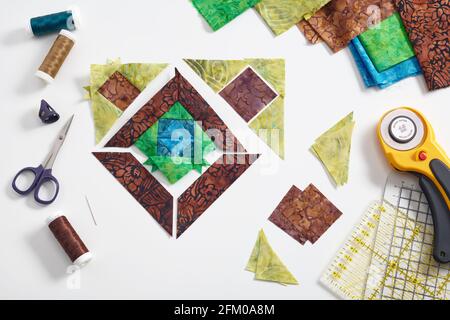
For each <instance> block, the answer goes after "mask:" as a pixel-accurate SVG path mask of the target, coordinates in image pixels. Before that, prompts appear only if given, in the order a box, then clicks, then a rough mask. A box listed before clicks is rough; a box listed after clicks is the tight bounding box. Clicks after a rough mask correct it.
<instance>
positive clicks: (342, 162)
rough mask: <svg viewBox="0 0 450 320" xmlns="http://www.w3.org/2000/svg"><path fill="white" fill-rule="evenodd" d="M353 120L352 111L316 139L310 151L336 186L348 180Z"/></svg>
mask: <svg viewBox="0 0 450 320" xmlns="http://www.w3.org/2000/svg"><path fill="white" fill-rule="evenodd" d="M354 126H355V122H354V121H353V112H351V113H350V114H348V115H347V116H346V117H345V118H343V119H342V120H340V121H339V122H338V123H337V124H335V125H334V126H333V127H332V128H330V129H329V130H327V131H326V132H325V133H323V134H322V135H321V136H320V137H319V138H317V139H316V141H315V142H314V144H313V145H312V147H311V151H312V153H313V154H314V155H315V156H316V157H317V158H318V159H319V160H320V161H321V162H322V163H323V165H324V166H325V168H326V170H327V171H328V173H329V174H330V176H331V177H332V179H333V181H334V183H335V184H336V186H342V185H344V184H345V183H347V181H348V171H349V162H350V149H351V144H352V133H353V127H354Z"/></svg>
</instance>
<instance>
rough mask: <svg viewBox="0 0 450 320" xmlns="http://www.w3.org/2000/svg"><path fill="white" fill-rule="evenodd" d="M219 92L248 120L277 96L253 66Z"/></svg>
mask: <svg viewBox="0 0 450 320" xmlns="http://www.w3.org/2000/svg"><path fill="white" fill-rule="evenodd" d="M219 94H220V96H221V97H222V98H224V99H225V101H227V102H228V104H229V105H230V106H231V107H233V109H234V110H235V111H236V112H237V113H238V114H239V115H240V116H241V118H242V119H244V120H245V121H246V122H249V121H250V120H251V119H252V118H253V117H254V116H256V115H257V114H258V113H259V112H260V111H261V110H262V109H263V108H264V107H265V106H267V105H268V104H269V103H270V102H271V101H272V100H273V99H274V98H275V97H276V96H277V94H276V93H275V92H274V91H273V90H272V89H271V88H270V87H269V86H268V85H267V84H266V83H265V82H264V81H263V80H261V78H260V77H259V76H258V75H257V74H256V73H255V72H254V71H253V70H252V68H247V69H245V70H244V71H243V72H242V73H241V74H240V75H239V76H238V77H237V78H236V79H234V80H233V81H232V82H230V83H229V84H228V85H227V86H226V87H225V88H223V89H222V91H220V93H219Z"/></svg>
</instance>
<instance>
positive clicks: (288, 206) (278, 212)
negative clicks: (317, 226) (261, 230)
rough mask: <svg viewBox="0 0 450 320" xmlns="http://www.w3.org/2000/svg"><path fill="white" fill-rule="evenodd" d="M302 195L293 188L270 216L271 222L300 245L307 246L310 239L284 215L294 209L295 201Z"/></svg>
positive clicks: (298, 190) (297, 189)
mask: <svg viewBox="0 0 450 320" xmlns="http://www.w3.org/2000/svg"><path fill="white" fill-rule="evenodd" d="M301 194H302V191H301V190H300V189H299V188H297V187H296V186H292V187H291V189H289V191H288V193H287V194H286V195H285V196H284V197H283V199H282V200H281V202H280V203H279V204H278V206H277V207H276V208H275V210H274V211H273V212H272V214H271V215H270V217H269V221H270V222H272V223H273V224H275V225H276V226H277V227H278V228H280V229H281V230H283V231H284V232H286V233H287V234H288V235H290V236H291V237H292V238H294V239H295V240H297V241H298V242H299V243H301V244H305V242H306V240H308V239H307V238H306V237H305V236H304V235H303V234H302V233H301V232H300V231H298V230H297V228H296V227H295V226H294V224H292V222H291V221H289V220H288V218H286V216H285V215H284V214H283V212H285V211H286V212H288V211H289V210H292V208H294V206H295V205H294V202H295V199H297V198H299V197H300V195H301Z"/></svg>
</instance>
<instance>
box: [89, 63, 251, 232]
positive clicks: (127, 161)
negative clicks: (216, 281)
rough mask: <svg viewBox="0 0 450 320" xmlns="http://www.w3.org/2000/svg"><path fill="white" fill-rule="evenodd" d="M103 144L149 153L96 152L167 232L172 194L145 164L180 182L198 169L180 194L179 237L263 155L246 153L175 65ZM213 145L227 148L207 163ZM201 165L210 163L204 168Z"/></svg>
mask: <svg viewBox="0 0 450 320" xmlns="http://www.w3.org/2000/svg"><path fill="white" fill-rule="evenodd" d="M105 146H106V147H114V148H124V150H125V148H129V147H131V146H136V147H137V148H138V149H139V150H141V151H142V153H143V154H144V155H145V156H146V157H147V161H146V162H145V163H144V164H141V163H140V162H139V161H138V160H137V159H136V158H135V157H134V156H133V155H132V154H131V153H129V152H94V156H95V157H96V158H97V159H98V160H99V161H100V162H101V163H102V165H103V166H104V167H105V168H106V169H107V170H108V171H109V172H110V173H111V174H112V175H113V176H114V177H115V178H116V180H117V181H118V182H119V183H120V184H121V185H122V186H123V187H124V188H125V189H126V190H127V191H128V192H129V193H130V194H131V195H132V196H133V197H134V198H135V199H136V200H137V201H138V202H139V203H140V205H141V206H142V207H143V208H145V209H146V210H147V212H148V213H149V214H150V215H151V216H152V217H153V218H154V219H155V220H156V221H157V222H158V223H159V224H160V225H161V227H162V228H163V229H164V230H165V231H166V232H167V233H168V234H169V235H172V227H173V226H172V220H173V218H172V216H173V207H174V205H173V201H174V199H173V197H172V195H171V194H170V193H169V191H168V190H167V189H166V188H165V187H164V185H163V184H162V183H161V182H160V181H158V180H157V179H156V178H155V177H154V176H153V175H152V174H151V173H150V172H149V171H148V170H147V168H146V167H145V166H144V165H150V166H151V167H152V171H156V170H158V171H161V172H162V173H163V175H164V176H165V177H166V178H167V180H168V182H169V183H176V182H177V181H178V180H180V179H182V178H183V177H184V176H185V175H186V174H187V173H188V172H189V171H191V170H195V171H197V172H198V173H199V174H200V176H199V178H198V179H197V180H196V181H194V182H193V183H192V184H191V185H190V186H189V187H188V188H187V189H186V190H185V191H184V192H183V193H182V194H181V195H180V196H179V197H178V199H177V203H178V206H177V210H178V211H177V219H176V221H177V225H176V231H175V233H176V236H177V237H179V236H180V235H181V234H182V233H184V232H185V231H186V230H187V229H188V228H189V227H190V226H191V225H192V224H193V223H194V222H195V221H196V220H197V219H198V218H199V217H200V216H201V215H202V214H203V213H204V212H205V211H206V210H207V209H208V208H209V207H210V206H211V205H212V204H213V203H214V202H215V201H216V200H217V199H218V198H219V197H220V196H221V195H222V194H223V193H224V192H225V191H226V190H227V189H228V188H229V187H230V186H231V185H232V184H233V183H234V182H235V181H236V180H237V179H238V178H239V177H240V176H241V175H242V174H243V173H244V172H245V171H246V170H247V169H248V168H249V167H250V166H251V165H252V164H253V163H254V161H256V159H258V157H259V155H258V154H248V153H246V150H245V148H244V147H243V146H242V145H241V143H240V142H239V141H238V140H237V139H236V137H235V136H234V135H233V134H232V133H231V131H230V130H229V129H228V126H227V125H226V124H225V123H224V122H223V121H222V119H221V118H220V117H219V116H218V115H217V114H216V112H215V111H214V110H213V109H212V107H211V106H210V105H209V104H208V103H207V102H206V101H205V100H204V99H203V97H201V96H200V94H199V93H198V92H197V90H195V88H194V87H193V86H192V85H191V84H190V83H189V82H188V81H187V80H186V79H185V78H184V77H183V76H182V75H181V74H180V73H179V72H178V70H176V69H175V76H174V77H173V78H172V79H171V80H170V81H169V82H168V83H167V84H166V85H165V86H164V87H163V88H161V89H160V90H159V91H158V92H157V93H156V94H155V95H154V96H153V97H152V98H151V99H150V100H149V101H148V102H147V103H145V104H144V105H143V106H142V107H141V108H140V109H139V110H138V111H137V112H136V113H135V114H134V115H133V116H132V117H131V118H130V119H129V120H128V122H126V123H125V125H124V126H122V128H120V129H119V131H118V132H117V133H116V134H115V135H114V136H113V137H112V138H111V139H110V140H109V141H108V142H107V143H106V145H105ZM225 148H226V149H225ZM214 149H216V150H220V151H221V152H226V153H223V155H222V156H221V157H220V158H219V159H217V160H216V161H215V162H214V163H213V164H212V165H209V164H208V163H207V162H206V161H205V159H204V157H205V155H206V154H208V153H209V152H211V151H212V150H214ZM238 152H239V153H238ZM203 167H208V168H207V169H206V171H204V172H202V171H203V170H202V169H203Z"/></svg>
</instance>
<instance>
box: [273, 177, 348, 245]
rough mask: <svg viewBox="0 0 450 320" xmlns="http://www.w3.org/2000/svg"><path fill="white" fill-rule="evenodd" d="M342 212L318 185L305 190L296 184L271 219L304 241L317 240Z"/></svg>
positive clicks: (300, 241) (301, 241)
mask: <svg viewBox="0 0 450 320" xmlns="http://www.w3.org/2000/svg"><path fill="white" fill-rule="evenodd" d="M341 215H342V212H341V211H339V209H337V208H336V207H335V206H334V205H333V204H332V203H331V202H330V201H329V200H328V199H327V198H326V197H325V196H324V195H323V194H322V193H321V192H320V191H319V190H318V189H317V188H316V187H315V186H314V185H312V184H310V185H309V186H308V187H307V188H306V189H305V190H304V191H301V190H300V189H299V188H297V187H296V186H292V187H291V189H290V190H289V191H288V193H287V194H286V195H285V196H284V198H283V199H282V200H281V202H280V203H279V204H278V206H277V207H276V208H275V210H274V211H273V213H272V214H271V215H270V217H269V221H271V222H272V223H274V224H275V225H276V226H278V227H279V228H280V229H282V230H283V231H284V232H286V233H287V234H288V235H290V236H291V237H292V238H294V239H295V240H297V241H298V242H299V243H301V244H302V245H303V244H305V243H306V241H309V242H311V243H313V244H314V243H315V242H316V241H317V240H318V239H319V238H320V237H321V236H322V234H324V233H325V232H326V231H327V230H328V228H329V227H330V226H331V225H332V224H333V223H334V222H335V221H336V220H337V219H338V218H339V217H340V216H341Z"/></svg>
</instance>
